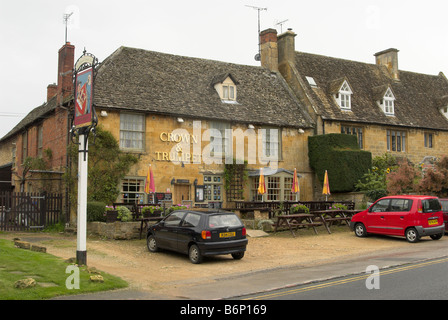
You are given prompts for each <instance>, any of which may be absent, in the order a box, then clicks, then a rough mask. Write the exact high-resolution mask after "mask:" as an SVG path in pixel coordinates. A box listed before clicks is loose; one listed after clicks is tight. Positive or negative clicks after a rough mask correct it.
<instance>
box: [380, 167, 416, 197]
mask: <svg viewBox="0 0 448 320" xmlns="http://www.w3.org/2000/svg"><path fill="white" fill-rule="evenodd" d="M418 180H419V176H418V171H417V170H416V169H415V167H414V166H413V165H412V163H410V162H409V161H408V160H407V159H405V160H401V161H400V162H399V163H398V168H396V169H395V170H394V171H391V172H390V173H389V174H388V175H387V177H386V183H387V193H388V194H408V193H413V192H416V191H417V189H418Z"/></svg>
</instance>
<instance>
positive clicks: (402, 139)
mask: <svg viewBox="0 0 448 320" xmlns="http://www.w3.org/2000/svg"><path fill="white" fill-rule="evenodd" d="M387 151H397V152H405V151H406V132H404V131H394V130H387Z"/></svg>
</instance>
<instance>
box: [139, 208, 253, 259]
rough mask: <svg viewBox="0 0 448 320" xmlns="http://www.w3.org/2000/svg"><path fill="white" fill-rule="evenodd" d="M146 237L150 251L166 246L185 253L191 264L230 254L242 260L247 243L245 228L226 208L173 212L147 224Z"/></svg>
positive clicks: (165, 247)
mask: <svg viewBox="0 0 448 320" xmlns="http://www.w3.org/2000/svg"><path fill="white" fill-rule="evenodd" d="M146 239H147V241H146V242H147V245H148V250H149V251H150V252H157V251H158V250H159V249H168V250H172V251H178V252H182V253H186V254H188V257H189V258H190V261H191V262H192V263H201V262H202V258H203V256H208V255H222V254H231V255H232V257H233V258H234V259H241V258H243V257H244V252H245V251H246V246H247V239H246V228H245V227H244V225H243V223H242V222H241V220H240V219H239V218H238V217H237V216H236V215H235V214H234V213H233V212H227V211H221V212H217V211H210V212H202V211H189V210H186V211H184V210H178V211H174V212H172V213H171V214H169V215H168V216H166V217H165V218H164V219H163V220H162V221H160V222H158V223H156V224H154V225H152V226H150V227H149V228H148V233H147V235H146Z"/></svg>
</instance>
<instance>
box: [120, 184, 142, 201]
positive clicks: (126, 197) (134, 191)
mask: <svg viewBox="0 0 448 320" xmlns="http://www.w3.org/2000/svg"><path fill="white" fill-rule="evenodd" d="M144 197H145V179H144V178H125V179H123V180H121V186H120V199H119V202H124V203H143V202H144Z"/></svg>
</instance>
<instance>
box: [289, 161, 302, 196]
mask: <svg viewBox="0 0 448 320" xmlns="http://www.w3.org/2000/svg"><path fill="white" fill-rule="evenodd" d="M299 192H300V188H299V179H297V169H296V168H294V176H293V177H292V187H291V193H295V194H296V201H297V200H298V199H297V194H298V193H299Z"/></svg>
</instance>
